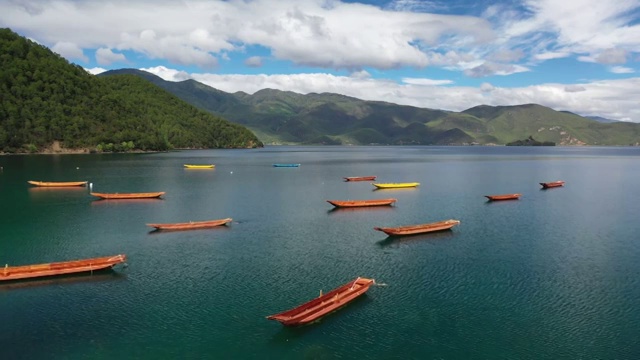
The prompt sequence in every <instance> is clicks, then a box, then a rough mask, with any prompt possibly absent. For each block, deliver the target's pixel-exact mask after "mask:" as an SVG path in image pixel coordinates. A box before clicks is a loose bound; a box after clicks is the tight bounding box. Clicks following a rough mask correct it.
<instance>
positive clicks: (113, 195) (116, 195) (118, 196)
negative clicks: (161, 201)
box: [91, 192, 164, 200]
mask: <svg viewBox="0 0 640 360" xmlns="http://www.w3.org/2000/svg"><path fill="white" fill-rule="evenodd" d="M91 195H92V196H96V197H99V198H101V199H107V200H116V199H153V198H159V197H160V196H162V195H164V192H150V193H122V194H119V193H111V194H105V193H96V192H92V193H91Z"/></svg>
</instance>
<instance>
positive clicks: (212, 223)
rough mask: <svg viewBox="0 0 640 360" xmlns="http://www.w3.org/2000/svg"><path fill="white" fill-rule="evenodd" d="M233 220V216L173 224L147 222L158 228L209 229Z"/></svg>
mask: <svg viewBox="0 0 640 360" xmlns="http://www.w3.org/2000/svg"><path fill="white" fill-rule="evenodd" d="M231 221H233V219H231V218H226V219H219V220H208V221H190V222H184V223H173V224H147V226H149V227H153V228H156V230H195V229H208V228H212V227H216V226H221V225H226V224H228V223H230V222H231Z"/></svg>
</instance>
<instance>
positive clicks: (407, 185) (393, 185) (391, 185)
mask: <svg viewBox="0 0 640 360" xmlns="http://www.w3.org/2000/svg"><path fill="white" fill-rule="evenodd" d="M419 185H420V183H418V182H408V183H373V186H375V187H376V188H378V189H400V188H412V187H416V186H419Z"/></svg>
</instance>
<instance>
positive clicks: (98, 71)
mask: <svg viewBox="0 0 640 360" xmlns="http://www.w3.org/2000/svg"><path fill="white" fill-rule="evenodd" d="M85 70H86V71H87V72H88V73H89V74H93V75H98V74H101V73H103V72H105V71H107V69H104V68H101V67H94V68H90V69H86V68H85Z"/></svg>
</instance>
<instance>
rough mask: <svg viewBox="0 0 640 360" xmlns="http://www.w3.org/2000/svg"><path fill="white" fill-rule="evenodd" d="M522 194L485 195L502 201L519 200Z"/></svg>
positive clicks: (491, 199)
mask: <svg viewBox="0 0 640 360" xmlns="http://www.w3.org/2000/svg"><path fill="white" fill-rule="evenodd" d="M520 196H521V195H520V194H502V195H485V196H484V197H486V198H487V199H489V201H501V200H518V199H519V198H520Z"/></svg>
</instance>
